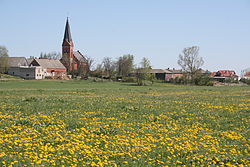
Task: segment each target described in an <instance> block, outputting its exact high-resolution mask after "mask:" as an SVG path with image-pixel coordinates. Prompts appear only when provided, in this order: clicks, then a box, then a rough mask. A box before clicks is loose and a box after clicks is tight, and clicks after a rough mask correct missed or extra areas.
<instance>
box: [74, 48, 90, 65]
mask: <svg viewBox="0 0 250 167" xmlns="http://www.w3.org/2000/svg"><path fill="white" fill-rule="evenodd" d="M74 57H75V58H76V59H77V60H78V61H79V62H86V61H87V60H86V58H85V57H84V56H83V54H82V53H81V52H80V51H79V50H78V51H76V52H74Z"/></svg>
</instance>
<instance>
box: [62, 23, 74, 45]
mask: <svg viewBox="0 0 250 167" xmlns="http://www.w3.org/2000/svg"><path fill="white" fill-rule="evenodd" d="M63 41H67V42H68V43H70V41H72V37H71V32H70V27H69V20H68V18H67V21H66V26H65V32H64V38H63Z"/></svg>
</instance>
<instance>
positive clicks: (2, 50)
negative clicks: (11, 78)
mask: <svg viewBox="0 0 250 167" xmlns="http://www.w3.org/2000/svg"><path fill="white" fill-rule="evenodd" d="M8 57H9V55H8V50H7V49H6V47H4V46H0V73H6V72H7V70H8Z"/></svg>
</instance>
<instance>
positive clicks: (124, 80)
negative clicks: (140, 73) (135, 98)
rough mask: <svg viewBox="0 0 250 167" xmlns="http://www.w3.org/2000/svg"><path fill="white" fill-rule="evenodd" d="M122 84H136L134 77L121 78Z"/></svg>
mask: <svg viewBox="0 0 250 167" xmlns="http://www.w3.org/2000/svg"><path fill="white" fill-rule="evenodd" d="M122 81H123V82H136V81H137V80H136V77H123V78H122Z"/></svg>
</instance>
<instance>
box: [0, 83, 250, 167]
mask: <svg viewBox="0 0 250 167" xmlns="http://www.w3.org/2000/svg"><path fill="white" fill-rule="evenodd" d="M249 113H250V87H197V86H176V85H169V84H159V83H158V84H156V85H153V86H144V87H139V86H134V85H132V84H128V83H112V82H103V83H102V82H100V83H99V82H91V81H5V82H0V166H11V165H12V166H20V167H21V166H65V167H68V166H184V165H186V166H209V165H211V166H248V165H250V159H249V157H250V138H249V137H250V133H249V125H250V122H249V120H250V114H249Z"/></svg>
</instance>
